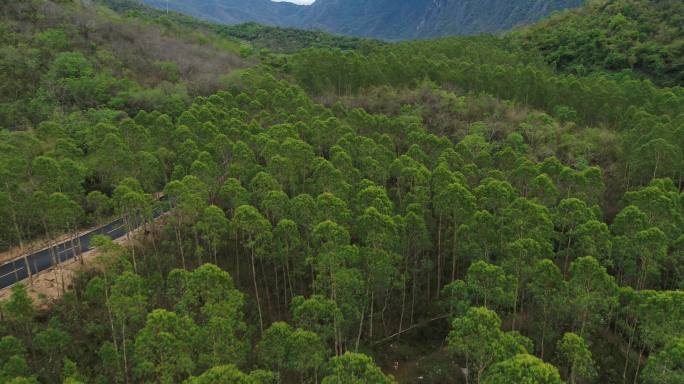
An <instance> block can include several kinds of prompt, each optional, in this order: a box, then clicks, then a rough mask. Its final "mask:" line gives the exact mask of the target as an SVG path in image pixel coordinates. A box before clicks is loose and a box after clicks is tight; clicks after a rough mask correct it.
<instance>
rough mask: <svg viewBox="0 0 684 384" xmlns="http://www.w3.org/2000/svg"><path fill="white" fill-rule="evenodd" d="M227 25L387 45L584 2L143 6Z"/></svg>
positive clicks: (247, 0)
mask: <svg viewBox="0 0 684 384" xmlns="http://www.w3.org/2000/svg"><path fill="white" fill-rule="evenodd" d="M143 1H144V2H146V3H148V4H150V5H153V6H155V7H158V8H165V7H166V6H167V5H168V7H169V8H170V9H173V10H176V11H180V12H183V13H187V14H189V15H193V16H197V17H200V18H204V19H207V20H211V21H218V22H222V23H227V24H237V23H241V22H249V21H255V22H259V23H264V24H271V25H278V26H292V27H299V28H309V29H320V30H323V31H327V32H334V33H343V34H348V35H354V36H367V37H377V38H384V39H389V40H399V39H411V38H429V37H437V36H446V35H465V34H477V33H483V32H498V31H503V30H508V29H510V28H512V27H514V26H516V25H520V24H526V23H530V22H534V21H536V20H538V19H540V18H542V17H544V16H547V15H548V14H550V13H552V12H554V11H557V10H562V9H566V8H572V7H577V6H579V5H581V4H582V3H583V2H584V0H402V1H397V0H317V1H316V2H315V3H314V4H313V5H310V6H298V5H294V4H290V3H276V2H272V1H270V0H194V1H188V0H168V2H167V1H166V0H143Z"/></svg>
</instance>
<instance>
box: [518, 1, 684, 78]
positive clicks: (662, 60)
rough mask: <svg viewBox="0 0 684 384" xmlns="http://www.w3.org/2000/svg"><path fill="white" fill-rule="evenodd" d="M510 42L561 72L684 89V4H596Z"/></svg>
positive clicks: (544, 23) (553, 19) (560, 16)
mask: <svg viewBox="0 0 684 384" xmlns="http://www.w3.org/2000/svg"><path fill="white" fill-rule="evenodd" d="M510 37H511V39H512V40H513V41H514V43H517V44H519V45H520V46H521V47H522V48H523V49H525V50H532V49H533V50H536V51H538V52H540V53H541V54H542V55H543V56H544V58H545V60H546V61H547V62H548V63H550V64H552V65H553V66H555V67H556V68H557V69H559V70H561V71H565V72H569V73H574V74H579V75H586V74H589V73H592V72H594V71H597V70H599V71H610V72H621V71H622V72H626V73H628V74H631V75H635V76H638V77H646V78H650V79H652V80H653V81H655V82H656V83H658V84H661V85H668V86H674V85H680V86H681V85H684V2H682V1H679V0H592V1H590V2H589V3H588V4H587V6H585V7H582V8H579V9H577V10H571V11H566V12H562V13H559V14H557V15H554V16H553V17H551V18H549V19H548V20H545V21H542V22H540V23H537V24H535V25H533V26H531V27H529V28H526V29H523V30H521V31H519V32H516V33H514V34H512V35H511V36H510Z"/></svg>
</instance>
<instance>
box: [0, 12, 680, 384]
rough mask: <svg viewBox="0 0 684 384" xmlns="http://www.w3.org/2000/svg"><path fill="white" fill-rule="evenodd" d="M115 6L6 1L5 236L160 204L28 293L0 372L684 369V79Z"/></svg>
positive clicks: (341, 377) (433, 375) (572, 376)
mask: <svg viewBox="0 0 684 384" xmlns="http://www.w3.org/2000/svg"><path fill="white" fill-rule="evenodd" d="M106 3H107V4H110V5H111V4H113V3H116V4H118V5H116V4H115V6H114V9H115V10H116V11H114V10H110V9H108V8H106V7H103V6H101V5H93V4H92V3H90V2H88V1H80V0H73V1H68V0H63V1H59V2H53V1H48V0H31V1H26V2H21V3H18V2H14V3H3V5H2V6H1V7H2V9H0V10H2V16H1V17H2V18H1V19H0V20H1V24H0V28H2V29H3V30H4V31H8V33H5V34H2V38H3V39H4V40H3V41H2V44H3V47H2V50H3V51H4V52H11V53H12V55H3V56H2V57H0V60H1V61H0V63H1V64H0V68H2V71H1V72H0V76H3V80H4V81H3V82H2V83H0V84H3V85H2V87H3V88H2V94H1V97H2V106H3V107H2V108H3V112H2V113H3V114H2V116H3V117H2V119H3V120H2V122H1V123H0V127H2V130H1V131H0V217H2V220H0V247H1V248H2V249H3V250H4V249H7V248H14V249H17V248H19V249H25V248H26V247H27V246H26V244H27V243H29V242H31V241H32V240H36V239H43V240H46V241H48V242H55V241H57V238H59V237H60V236H62V235H64V234H69V233H75V232H78V231H79V230H80V229H83V228H86V227H89V226H92V225H94V224H97V223H102V222H106V221H107V220H109V219H110V218H113V217H125V218H126V219H127V221H128V223H140V222H142V223H144V227H143V230H141V231H139V232H137V233H135V234H133V235H132V236H131V238H132V239H133V240H131V241H130V242H127V243H124V244H120V243H115V242H113V241H112V240H111V239H109V238H107V237H100V238H98V239H97V240H96V243H97V248H98V252H99V253H100V256H99V257H98V260H97V261H96V262H94V263H91V264H88V265H85V266H84V267H83V268H82V270H81V272H80V273H79V275H78V276H77V278H76V279H75V280H74V281H73V283H72V284H71V286H69V287H65V288H66V289H65V290H64V291H60V292H59V297H57V298H54V301H50V302H48V301H47V299H44V298H40V297H32V296H31V283H32V282H31V281H30V280H27V281H25V282H24V284H18V285H15V286H14V287H12V292H11V295H10V297H9V298H8V299H7V300H5V301H2V302H1V303H0V382H8V383H14V384H19V383H36V382H41V383H55V382H64V383H70V384H74V383H90V382H94V383H138V382H140V383H148V382H160V383H224V382H225V383H240V384H267V383H268V384H275V383H284V384H289V383H292V384H294V383H323V384H342V383H344V384H348V383H349V384H357V383H358V384H361V383H381V384H383V383H387V384H391V383H395V382H400V383H415V382H424V383H440V384H442V383H446V384H449V383H482V384H505V383H527V384H560V383H571V384H583V383H623V384H626V383H630V384H634V383H643V384H680V383H681V382H682V378H683V377H684V368H683V367H682V364H681V362H682V361H683V359H684V354H683V351H684V291H682V290H683V289H684V193H683V190H684V156H683V153H684V91H683V90H682V88H680V87H675V86H673V87H669V88H666V87H659V86H656V85H654V83H652V82H651V81H648V80H640V79H638V78H635V77H633V76H614V75H613V74H606V73H604V72H603V71H602V70H598V71H593V70H591V69H589V73H587V74H586V75H587V76H578V75H577V74H573V73H570V72H559V71H557V70H556V68H553V67H551V66H549V65H548V64H547V62H546V60H545V56H544V55H543V54H539V53H537V52H536V51H535V50H531V51H527V50H526V49H525V48H522V47H521V46H519V45H515V44H511V43H510V40H506V39H504V38H499V37H493V36H480V37H467V38H466V37H463V38H444V39H438V40H426V41H412V42H403V43H396V44H390V43H383V44H380V43H377V42H371V41H364V40H350V41H351V42H352V43H350V45H348V46H344V47H342V46H340V45H339V44H340V43H341V42H342V41H344V40H337V39H335V38H332V37H329V36H328V35H321V36H324V39H323V41H317V40H316V39H312V38H311V36H312V35H311V34H309V33H306V32H301V33H296V32H295V31H293V30H288V31H287V32H285V31H284V30H280V29H266V31H267V32H265V33H267V35H268V36H281V35H282V34H287V33H290V32H292V34H291V35H287V36H289V37H288V38H286V39H285V40H287V41H288V42H289V43H290V44H292V45H291V46H290V47H289V48H288V49H287V50H283V52H289V51H290V50H294V49H296V48H295V47H305V48H303V49H297V50H296V51H295V52H293V53H289V54H285V53H278V54H272V53H269V52H268V50H263V49H261V47H263V46H262V45H260V44H261V43H259V42H260V41H263V40H259V38H258V37H257V38H253V36H254V35H249V36H243V37H242V38H240V40H236V38H235V37H234V36H233V35H231V32H227V31H226V30H225V29H223V27H222V26H212V25H210V24H207V23H204V22H199V21H196V20H193V19H190V18H188V17H182V16H180V15H177V14H173V13H170V14H168V15H166V14H165V13H164V12H162V13H160V12H152V11H150V10H149V9H146V8H144V7H140V8H139V7H132V6H131V4H130V3H127V4H125V3H126V2H122V1H118V0H116V1H115V0H108V1H107V2H106ZM64 20H66V21H64ZM79 23H80V24H79ZM249 28H253V29H254V30H256V31H257V32H255V33H256V35H257V36H258V35H259V33H261V32H258V31H261V30H262V29H261V27H257V26H250V27H249ZM243 31H244V30H243ZM247 31H249V29H247ZM233 32H234V31H233ZM46 39H48V41H49V43H45V41H46ZM56 42H61V43H60V44H57V43H56ZM252 42H255V43H252ZM252 44H254V45H252ZM357 44H358V45H357ZM159 46H163V47H166V48H174V47H175V49H162V48H159ZM340 48H344V49H340ZM161 55H169V56H161ZM159 57H162V58H163V61H162V62H159ZM15 58H16V59H15ZM200 58H201V59H202V60H201V63H198V62H196V61H197V60H199V59H200ZM10 65H13V66H10ZM31 65H32V66H31ZM10 69H11V70H10ZM24 69H31V70H26V71H24V72H22V71H21V70H24ZM14 73H17V75H14V76H13V74H14ZM172 75H173V76H172ZM15 79H16V80H17V81H14V80H15ZM103 79H104V80H103ZM105 80H106V81H105ZM110 84H116V86H110ZM140 95H142V96H140ZM143 96H144V97H143ZM141 100H142V101H141ZM37 107H40V108H37ZM43 108H44V109H43ZM160 193H161V194H163V196H164V199H165V201H166V204H168V205H170V207H171V209H170V210H169V211H168V212H166V213H165V214H164V215H163V216H161V217H160V218H158V219H155V218H154V214H153V212H154V210H155V208H156V207H157V204H158V203H157V201H156V200H155V197H157V196H159V195H160ZM130 225H133V224H130ZM50 273H51V274H52V273H54V274H59V273H61V270H60V269H59V268H57V269H55V270H53V271H52V272H50ZM39 304H40V305H39Z"/></svg>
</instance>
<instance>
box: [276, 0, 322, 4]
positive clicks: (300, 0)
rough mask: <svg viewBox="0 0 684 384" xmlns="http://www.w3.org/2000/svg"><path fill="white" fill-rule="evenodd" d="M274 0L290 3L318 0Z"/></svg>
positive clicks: (306, 2) (305, 2)
mask: <svg viewBox="0 0 684 384" xmlns="http://www.w3.org/2000/svg"><path fill="white" fill-rule="evenodd" d="M273 1H286V2H288V3H295V4H311V3H313V2H314V1H316V0H273Z"/></svg>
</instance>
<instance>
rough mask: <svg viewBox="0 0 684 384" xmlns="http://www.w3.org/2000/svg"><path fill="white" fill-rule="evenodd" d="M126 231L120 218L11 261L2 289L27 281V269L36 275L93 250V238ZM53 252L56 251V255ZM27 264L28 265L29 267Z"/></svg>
mask: <svg viewBox="0 0 684 384" xmlns="http://www.w3.org/2000/svg"><path fill="white" fill-rule="evenodd" d="M163 212H164V210H162V209H157V210H155V213H154V218H157V217H159V216H160V215H161V214H162V213H163ZM134 227H137V226H134ZM126 229H127V228H126V221H125V220H124V219H123V218H120V219H118V220H115V221H112V222H111V223H109V224H107V225H105V226H102V227H100V228H97V229H95V230H92V231H90V232H87V233H85V234H83V235H81V236H80V237H77V238H74V239H73V241H72V240H67V241H65V242H63V243H59V244H56V245H54V246H52V248H46V249H43V250H40V251H38V252H35V253H32V254H30V255H28V256H26V257H24V256H22V257H19V258H17V259H14V260H12V261H9V262H7V263H5V264H3V265H2V266H0V289H4V288H7V287H9V286H11V285H13V284H15V283H18V282H20V281H22V280H24V279H27V278H28V277H29V274H28V269H27V268H30V270H31V274H32V275H35V274H36V273H39V272H42V271H45V270H47V269H50V268H51V267H52V266H53V265H54V261H55V260H58V263H63V262H65V261H67V260H70V259H73V258H74V257H75V256H78V255H80V254H81V253H83V252H87V251H89V250H91V249H92V248H93V247H91V246H90V240H91V239H92V238H93V236H96V235H107V236H109V237H111V238H112V239H118V238H120V237H123V236H125V235H126V232H127V231H126ZM79 240H80V241H79ZM51 250H52V251H54V254H53V253H52V252H51ZM53 255H54V257H53ZM26 264H28V266H27V265H26Z"/></svg>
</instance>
